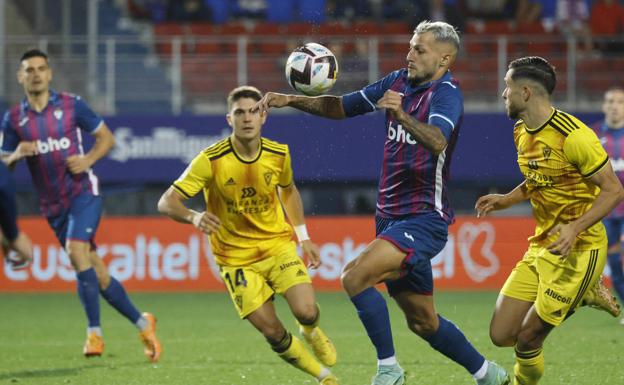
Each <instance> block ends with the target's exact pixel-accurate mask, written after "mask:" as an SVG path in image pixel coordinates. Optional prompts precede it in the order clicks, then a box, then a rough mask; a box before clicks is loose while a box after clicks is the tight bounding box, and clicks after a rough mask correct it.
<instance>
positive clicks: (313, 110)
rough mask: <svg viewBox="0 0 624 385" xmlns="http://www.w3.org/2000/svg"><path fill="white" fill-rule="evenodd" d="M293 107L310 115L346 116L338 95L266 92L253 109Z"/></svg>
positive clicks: (341, 117)
mask: <svg viewBox="0 0 624 385" xmlns="http://www.w3.org/2000/svg"><path fill="white" fill-rule="evenodd" d="M286 106H288V107H293V108H296V109H298V110H301V111H304V112H307V113H309V114H312V115H317V116H322V117H325V118H330V119H344V118H346V117H347V116H346V115H345V113H344V109H343V108H342V98H340V97H339V96H330V95H324V96H314V97H312V96H300V95H287V94H279V93H276V92H267V93H266V94H265V95H264V97H263V98H262V99H261V100H260V101H259V102H258V103H256V105H255V106H254V108H253V109H254V111H255V110H256V109H258V108H259V109H260V112H261V113H262V112H265V111H268V109H269V108H271V107H275V108H281V107H286Z"/></svg>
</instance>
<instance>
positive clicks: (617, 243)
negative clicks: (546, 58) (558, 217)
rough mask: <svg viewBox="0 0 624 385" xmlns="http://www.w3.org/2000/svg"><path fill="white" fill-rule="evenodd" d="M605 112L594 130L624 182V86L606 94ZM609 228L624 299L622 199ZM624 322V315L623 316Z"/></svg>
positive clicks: (616, 283)
mask: <svg viewBox="0 0 624 385" xmlns="http://www.w3.org/2000/svg"><path fill="white" fill-rule="evenodd" d="M602 112H604V115H605V118H604V120H603V121H601V122H598V123H596V124H595V125H594V127H593V128H594V131H596V135H598V138H600V142H601V143H602V145H603V147H604V148H605V150H606V151H607V154H609V158H611V166H612V167H613V171H615V174H616V175H617V177H618V178H619V179H620V182H621V183H623V184H624V88H620V87H613V88H610V89H608V90H607V92H605V94H604V102H603V104H602ZM602 223H604V225H605V227H606V229H607V239H608V242H609V249H608V251H607V262H608V263H609V268H610V269H611V282H612V283H613V289H615V292H616V293H617V295H618V297H619V298H620V302H622V303H624V271H623V269H622V253H623V251H622V236H623V235H624V203H620V204H619V205H617V206H616V207H615V209H613V211H611V213H610V214H609V215H608V216H607V217H606V218H604V219H603V220H602ZM620 323H621V324H622V325H624V317H623V318H621V319H620Z"/></svg>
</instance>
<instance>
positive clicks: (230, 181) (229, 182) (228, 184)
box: [225, 178, 236, 186]
mask: <svg viewBox="0 0 624 385" xmlns="http://www.w3.org/2000/svg"><path fill="white" fill-rule="evenodd" d="M235 184H236V182H234V178H230V179H228V180H227V182H225V185H226V186H234V185H235Z"/></svg>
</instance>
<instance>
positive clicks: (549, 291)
mask: <svg viewBox="0 0 624 385" xmlns="http://www.w3.org/2000/svg"><path fill="white" fill-rule="evenodd" d="M544 294H546V295H547V296H549V297H550V298H553V299H556V300H557V301H559V302H562V303H566V304H571V303H572V298H570V297H565V296H563V295H561V294H559V293H557V292H556V291H554V290H552V289H550V288H548V289H546V291H545V292H544Z"/></svg>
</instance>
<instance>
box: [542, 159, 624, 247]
mask: <svg viewBox="0 0 624 385" xmlns="http://www.w3.org/2000/svg"><path fill="white" fill-rule="evenodd" d="M589 180H590V181H591V182H592V183H594V184H595V185H596V186H598V187H600V193H599V194H598V196H597V197H596V200H595V201H594V204H593V205H592V207H591V208H590V209H589V210H587V212H585V214H583V215H581V216H580V217H579V218H578V219H577V220H575V221H574V222H570V223H565V224H563V223H559V224H557V225H555V227H553V228H552V229H551V230H550V232H549V233H548V235H549V236H550V235H554V234H557V233H559V237H558V238H557V240H556V241H554V242H553V243H551V244H550V245H548V251H550V252H551V253H553V254H559V255H562V256H566V255H567V254H568V253H569V252H570V250H571V249H572V246H574V241H575V240H576V236H577V235H578V234H579V233H581V232H583V231H584V230H586V229H588V228H589V227H591V226H592V225H593V224H595V223H596V222H598V221H600V220H601V219H602V218H604V217H605V216H606V215H607V214H609V213H610V212H611V210H613V209H614V208H615V206H617V205H618V203H620V202H621V201H622V200H624V188H622V184H621V183H620V180H619V179H618V177H617V176H616V175H615V172H614V171H613V168H612V167H611V163H610V162H608V163H607V164H606V165H605V167H604V168H603V169H602V170H600V171H599V172H597V173H596V174H595V175H593V176H591V177H590V179H589Z"/></svg>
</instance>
